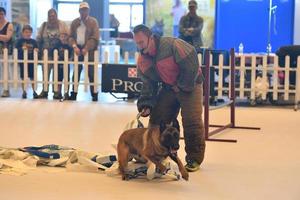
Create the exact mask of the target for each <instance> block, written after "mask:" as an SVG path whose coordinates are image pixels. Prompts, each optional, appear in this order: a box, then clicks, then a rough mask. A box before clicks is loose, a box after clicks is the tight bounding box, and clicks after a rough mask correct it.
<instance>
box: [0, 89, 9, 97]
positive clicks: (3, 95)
mask: <svg viewBox="0 0 300 200" xmlns="http://www.w3.org/2000/svg"><path fill="white" fill-rule="evenodd" d="M1 97H10V94H9V91H8V90H4V91H3V93H2V95H1Z"/></svg>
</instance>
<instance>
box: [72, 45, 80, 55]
mask: <svg viewBox="0 0 300 200" xmlns="http://www.w3.org/2000/svg"><path fill="white" fill-rule="evenodd" d="M73 49H74V52H75V53H76V55H77V56H80V49H79V48H78V47H77V45H73Z"/></svg>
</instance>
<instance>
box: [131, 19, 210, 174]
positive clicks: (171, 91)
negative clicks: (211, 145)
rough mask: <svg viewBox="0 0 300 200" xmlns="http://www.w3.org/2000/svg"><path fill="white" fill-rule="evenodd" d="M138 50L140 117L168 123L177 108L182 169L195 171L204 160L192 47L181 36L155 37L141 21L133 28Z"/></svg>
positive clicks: (199, 76) (198, 85) (200, 96)
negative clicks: (183, 158) (182, 146)
mask: <svg viewBox="0 0 300 200" xmlns="http://www.w3.org/2000/svg"><path fill="white" fill-rule="evenodd" d="M133 33H134V41H135V43H136V44H137V47H138V48H139V50H140V56H139V58H138V63H137V67H138V74H139V77H140V78H141V80H142V82H143V88H142V91H141V96H140V98H139V99H138V102H137V107H138V110H139V112H141V116H143V117H147V116H149V115H150V121H149V125H150V126H151V125H159V124H160V122H165V123H170V122H171V121H173V120H174V119H176V118H177V115H178V113H179V109H181V116H182V125H183V130H184V142H185V151H186V162H187V164H186V166H185V167H186V169H187V170H188V171H197V170H198V169H199V166H200V164H201V163H202V161H203V159H204V152H205V138H204V125H203V121H202V103H203V88H202V82H203V76H202V73H201V70H200V68H199V62H198V58H197V53H196V51H195V48H194V47H193V46H192V45H190V44H188V43H186V42H184V41H183V40H181V39H177V38H172V37H159V36H157V35H153V34H152V32H151V30H150V29H149V28H148V27H147V26H145V25H143V24H141V25H138V26H136V27H135V28H134V30H133Z"/></svg>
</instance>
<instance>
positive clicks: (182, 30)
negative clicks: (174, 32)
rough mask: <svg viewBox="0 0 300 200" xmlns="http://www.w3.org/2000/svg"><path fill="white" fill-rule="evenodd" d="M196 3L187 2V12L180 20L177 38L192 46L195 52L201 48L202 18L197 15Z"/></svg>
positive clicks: (193, 1)
mask: <svg viewBox="0 0 300 200" xmlns="http://www.w3.org/2000/svg"><path fill="white" fill-rule="evenodd" d="M196 11H197V2H196V1H195V0H190V1H189V12H188V14H187V15H185V16H183V17H182V18H181V19H180V23H179V24H180V26H179V34H180V35H179V38H181V39H183V40H184V41H186V42H188V43H190V44H191V45H193V46H194V47H195V48H196V50H197V51H199V50H200V48H201V47H202V46H203V42H202V36H201V35H202V33H201V32H202V28H203V18H202V17H200V16H198V15H197V12H196Z"/></svg>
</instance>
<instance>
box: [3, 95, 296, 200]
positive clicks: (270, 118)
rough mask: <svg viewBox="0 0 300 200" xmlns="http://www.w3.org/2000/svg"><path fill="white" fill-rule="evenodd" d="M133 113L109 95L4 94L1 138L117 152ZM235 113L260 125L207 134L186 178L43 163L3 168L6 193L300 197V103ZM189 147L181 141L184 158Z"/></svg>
mask: <svg viewBox="0 0 300 200" xmlns="http://www.w3.org/2000/svg"><path fill="white" fill-rule="evenodd" d="M88 96H89V95H87V97H88ZM228 113H229V109H228V108H222V109H220V110H215V111H212V112H211V122H212V123H225V122H227V120H228V117H229V114H228ZM135 115H136V106H135V103H134V102H125V101H121V100H120V101H119V100H115V99H114V98H111V97H110V96H106V97H105V95H102V96H101V95H100V101H99V102H90V100H86V101H77V102H58V101H52V100H32V99H27V100H22V99H20V98H19V97H18V98H16V97H14V98H8V99H4V98H0V133H1V134H0V135H1V140H0V141H1V142H0V146H4V147H22V146H28V145H37V146H40V145H44V144H53V143H54V144H60V145H64V146H70V147H74V148H80V149H84V150H87V151H95V152H102V153H105V152H110V153H115V151H114V149H113V148H112V147H111V144H112V143H116V141H117V139H118V137H119V135H120V133H121V132H122V129H123V128H124V126H125V124H126V123H127V122H128V121H130V120H131V119H133V118H134V117H135ZM236 116H237V125H244V126H257V127H261V128H262V129H261V130H260V131H253V130H241V129H235V130H230V129H227V130H225V131H223V132H222V133H221V134H218V135H216V136H215V137H216V138H230V139H237V140H238V142H237V143H219V142H207V150H206V158H205V161H204V163H203V164H202V166H201V170H200V171H197V172H194V173H191V174H190V180H189V181H188V182H186V181H183V180H180V181H166V180H163V179H156V180H154V181H147V180H145V179H136V180H130V181H128V182H124V181H121V180H120V178H119V177H117V178H113V177H108V176H106V175H104V174H101V173H83V172H81V173H79V172H67V171H66V170H65V169H64V168H50V169H49V168H38V169H37V170H34V171H31V172H29V173H28V174H26V175H24V176H9V175H0V199H1V200H7V199H18V200H19V199H22V200H25V199H26V200H27V199H28V200H29V199H30V200H35V199H43V200H48V199H55V200H57V199H70V200H77V199H85V200H88V199H101V200H104V199H109V200H114V199H120V200H121V199H122V200H126V199H128V200H129V199H143V200H148V199H149V200H150V199H173V200H177V199H178V200H179V199H182V200H186V199H203V200H211V199H214V200H221V199H228V200H235V199H236V200H245V199H255V200H257V199H262V200H264V199H272V200H275V199H278V200H279V199H280V200H282V199H289V200H298V199H300V190H299V185H300V170H299V169H300V151H299V148H300V131H299V122H300V111H298V112H295V111H293V109H291V108H274V107H273V108H272V107H265V108H248V107H239V108H237V113H236ZM144 122H145V123H146V121H144ZM183 147H184V144H183V142H182V143H181V149H180V151H179V156H180V157H181V158H184V148H183Z"/></svg>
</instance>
